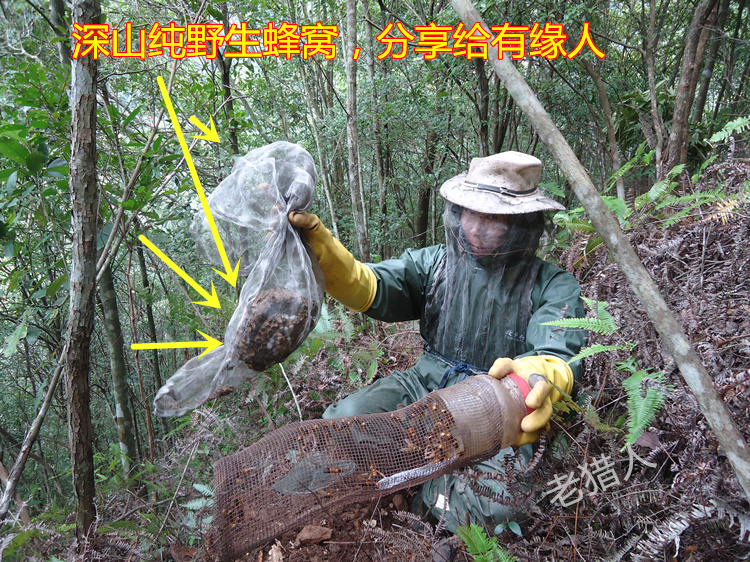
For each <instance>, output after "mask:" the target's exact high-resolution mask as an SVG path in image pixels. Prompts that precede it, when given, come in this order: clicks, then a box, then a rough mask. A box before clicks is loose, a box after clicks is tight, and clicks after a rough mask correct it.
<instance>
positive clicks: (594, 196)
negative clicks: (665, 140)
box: [451, 0, 750, 498]
mask: <svg viewBox="0 0 750 562" xmlns="http://www.w3.org/2000/svg"><path fill="white" fill-rule="evenodd" d="M451 4H452V5H453V7H454V9H455V10H456V12H458V15H459V17H460V18H461V19H462V20H463V22H464V25H466V26H473V25H474V24H475V23H481V24H482V25H483V27H484V28H485V29H488V27H487V26H486V24H485V23H484V22H483V21H482V17H481V16H480V15H479V12H477V11H476V9H475V8H474V6H473V5H472V4H471V0H451ZM488 47H489V57H490V59H491V60H492V64H493V65H494V67H495V72H497V74H498V75H499V76H500V78H502V80H503V82H504V83H505V87H506V88H507V89H508V91H509V92H510V94H511V95H512V96H513V97H514V98H515V100H516V103H517V104H518V106H519V107H520V108H521V110H522V111H523V112H524V113H525V114H526V116H527V118H528V119H529V121H530V123H531V125H532V126H533V127H534V129H535V130H536V131H537V132H538V133H539V136H540V138H541V139H542V142H544V144H545V146H546V147H547V149H548V150H549V151H550V153H551V154H552V157H553V158H554V159H555V162H557V164H558V165H559V166H560V168H561V169H562V171H563V173H564V174H565V176H566V177H567V178H568V180H569V181H570V183H571V186H572V187H573V190H574V191H575V193H576V195H577V197H578V200H579V201H580V202H581V203H582V204H583V206H584V208H585V209H586V211H587V212H588V214H589V216H590V217H591V222H593V223H594V227H595V228H596V230H597V231H598V232H599V234H600V235H601V237H602V239H603V240H604V242H605V244H607V247H608V248H609V252H610V254H611V255H612V258H613V259H614V260H615V262H616V263H617V265H618V266H619V267H620V270H621V271H622V272H623V274H624V275H625V278H626V279H627V280H628V283H629V284H630V287H631V288H632V289H633V291H634V292H635V294H636V296H638V298H639V300H640V301H641V303H643V306H644V308H645V309H646V313H647V314H648V316H649V318H650V319H651V321H652V322H653V324H654V327H655V328H656V330H657V332H658V333H659V335H660V337H661V339H662V341H663V342H664V344H665V346H666V347H667V349H668V350H669V352H670V354H671V355H672V357H673V358H674V360H675V363H676V364H677V367H678V368H679V369H680V373H681V374H682V376H683V378H684V379H685V381H686V382H687V384H688V385H689V386H690V389H691V390H692V391H693V394H694V396H695V398H696V400H697V401H698V404H699V405H700V408H701V411H702V412H703V414H704V415H705V416H706V420H707V421H708V423H709V425H710V426H711V429H712V430H713V432H714V434H715V435H716V438H717V439H718V440H719V443H720V444H721V446H722V447H723V448H724V451H725V453H726V455H727V458H728V459H729V462H730V463H731V464H732V467H733V468H734V471H735V474H736V475H737V479H738V481H739V483H740V486H742V488H743V490H744V491H745V494H746V496H747V497H748V498H750V449H749V448H748V446H747V443H746V442H745V439H744V438H743V436H742V433H740V431H739V429H738V428H737V426H736V424H735V423H734V420H733V419H732V415H731V414H730V413H729V410H728V409H727V406H726V404H724V401H723V400H722V399H721V397H720V396H719V394H718V392H717V391H716V389H715V388H714V386H713V380H712V379H711V376H710V375H709V374H708V372H707V371H706V368H705V366H704V365H703V363H702V362H701V359H700V357H699V356H698V354H697V353H696V351H695V350H694V349H693V348H692V347H691V345H690V342H689V340H688V338H687V336H686V335H685V332H683V330H682V328H681V327H680V324H679V323H678V322H677V320H676V319H675V317H674V314H673V313H672V311H671V310H670V309H669V307H668V306H667V304H666V303H665V302H664V299H663V298H662V296H661V294H660V293H659V289H658V287H657V286H656V283H654V280H653V279H652V278H651V276H650V275H649V273H648V271H646V268H645V267H644V266H643V263H641V260H640V259H639V258H638V255H637V254H636V253H635V251H634V250H633V248H632V246H631V245H630V242H629V241H628V239H627V238H626V237H625V235H624V234H623V232H622V230H621V229H620V226H619V224H618V222H617V219H616V218H615V217H614V215H613V214H612V213H611V212H610V211H609V209H608V208H607V206H606V204H605V203H604V201H603V200H602V198H601V196H600V195H599V193H598V192H597V191H596V188H595V187H594V184H593V183H592V182H591V179H590V178H589V177H588V174H587V173H586V170H585V169H584V168H583V166H582V165H581V163H580V162H579V161H578V159H577V158H576V156H575V154H574V153H573V151H572V150H571V148H570V145H568V143H567V141H566V140H565V138H564V137H563V136H562V134H561V133H560V131H559V130H558V129H557V127H556V126H555V124H554V123H553V121H552V119H551V118H550V116H549V114H548V113H547V112H546V111H545V110H544V108H543V107H542V105H541V104H540V103H539V100H538V99H537V97H536V95H535V94H534V92H533V91H532V90H531V88H529V86H528V84H527V83H526V81H525V80H524V79H523V77H522V76H521V74H520V73H519V72H518V71H517V70H516V68H515V67H514V66H513V63H512V62H510V60H509V59H508V58H505V59H502V60H500V59H499V57H498V54H497V47H494V48H493V47H492V46H491V45H488Z"/></svg>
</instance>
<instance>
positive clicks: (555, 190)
mask: <svg viewBox="0 0 750 562" xmlns="http://www.w3.org/2000/svg"><path fill="white" fill-rule="evenodd" d="M539 187H540V188H541V189H542V191H544V193H545V194H546V195H548V196H549V195H554V196H555V197H565V191H563V189H562V188H561V187H560V186H559V185H557V184H556V183H555V182H553V181H547V182H542V183H540V184H539Z"/></svg>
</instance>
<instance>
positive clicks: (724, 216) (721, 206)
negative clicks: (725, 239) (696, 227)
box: [700, 197, 745, 224]
mask: <svg viewBox="0 0 750 562" xmlns="http://www.w3.org/2000/svg"><path fill="white" fill-rule="evenodd" d="M744 201H745V198H744V197H737V198H734V199H725V200H724V201H720V202H719V203H717V205H716V211H714V212H713V213H711V214H710V215H708V216H707V217H706V218H705V219H703V220H702V221H700V222H711V221H714V220H716V219H720V220H721V224H727V223H728V222H729V218H730V217H731V216H732V215H733V214H734V213H735V209H736V208H737V207H739V206H740V204H741V203H744Z"/></svg>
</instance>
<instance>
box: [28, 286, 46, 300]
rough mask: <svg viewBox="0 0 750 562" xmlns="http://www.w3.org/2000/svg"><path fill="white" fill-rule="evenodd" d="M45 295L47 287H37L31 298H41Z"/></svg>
mask: <svg viewBox="0 0 750 562" xmlns="http://www.w3.org/2000/svg"><path fill="white" fill-rule="evenodd" d="M45 296H47V289H45V288H44V287H42V288H41V289H37V290H36V291H34V294H33V295H31V298H32V299H41V298H42V297H45Z"/></svg>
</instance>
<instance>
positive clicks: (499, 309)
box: [422, 203, 544, 369]
mask: <svg viewBox="0 0 750 562" xmlns="http://www.w3.org/2000/svg"><path fill="white" fill-rule="evenodd" d="M465 214H467V215H470V214H471V212H470V211H466V210H465V209H464V208H463V207H460V206H458V205H455V204H452V203H447V204H446V208H445V215H444V223H445V239H446V256H445V258H444V259H443V261H442V262H441V264H440V266H439V267H438V269H437V271H436V272H435V276H434V280H433V284H432V288H431V289H430V292H429V293H428V295H427V302H426V306H425V321H424V325H423V327H422V335H423V336H424V338H425V340H426V341H427V342H428V343H430V344H431V345H432V346H433V347H434V348H435V349H436V350H437V351H439V352H440V353H442V354H443V355H447V356H448V357H452V358H454V359H456V360H458V361H465V362H466V363H469V364H471V365H475V366H476V367H479V368H481V369H489V367H490V366H491V365H492V363H493V362H494V361H495V359H497V358H498V357H516V356H517V355H520V354H522V353H525V352H526V351H527V349H526V328H527V326H528V323H529V319H530V318H531V310H532V302H531V291H532V289H533V288H534V282H535V281H536V277H537V273H538V272H539V267H540V265H541V260H539V259H538V258H537V257H536V255H535V254H536V249H537V246H538V244H539V238H540V237H541V234H542V231H543V230H544V219H543V216H542V215H541V213H532V214H522V215H510V216H508V215H505V216H498V217H497V220H498V221H501V220H502V221H504V225H505V227H506V228H505V232H504V236H499V237H498V236H496V237H495V238H494V240H495V242H498V240H499V245H498V246H496V247H495V248H487V249H486V250H482V251H481V252H477V251H476V249H475V248H474V247H473V246H472V242H473V243H474V244H478V245H480V246H487V245H488V244H490V243H491V242H490V241H489V240H490V239H491V237H489V238H483V239H482V238H481V237H480V239H479V240H476V239H472V238H471V237H470V233H468V232H467V230H468V226H467V225H468V224H469V223H468V220H467V218H468V217H467V216H464V215H465ZM492 228H493V225H492V222H491V221H489V222H488V223H487V224H486V225H485V230H490V229H492ZM477 342H482V345H477Z"/></svg>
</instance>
